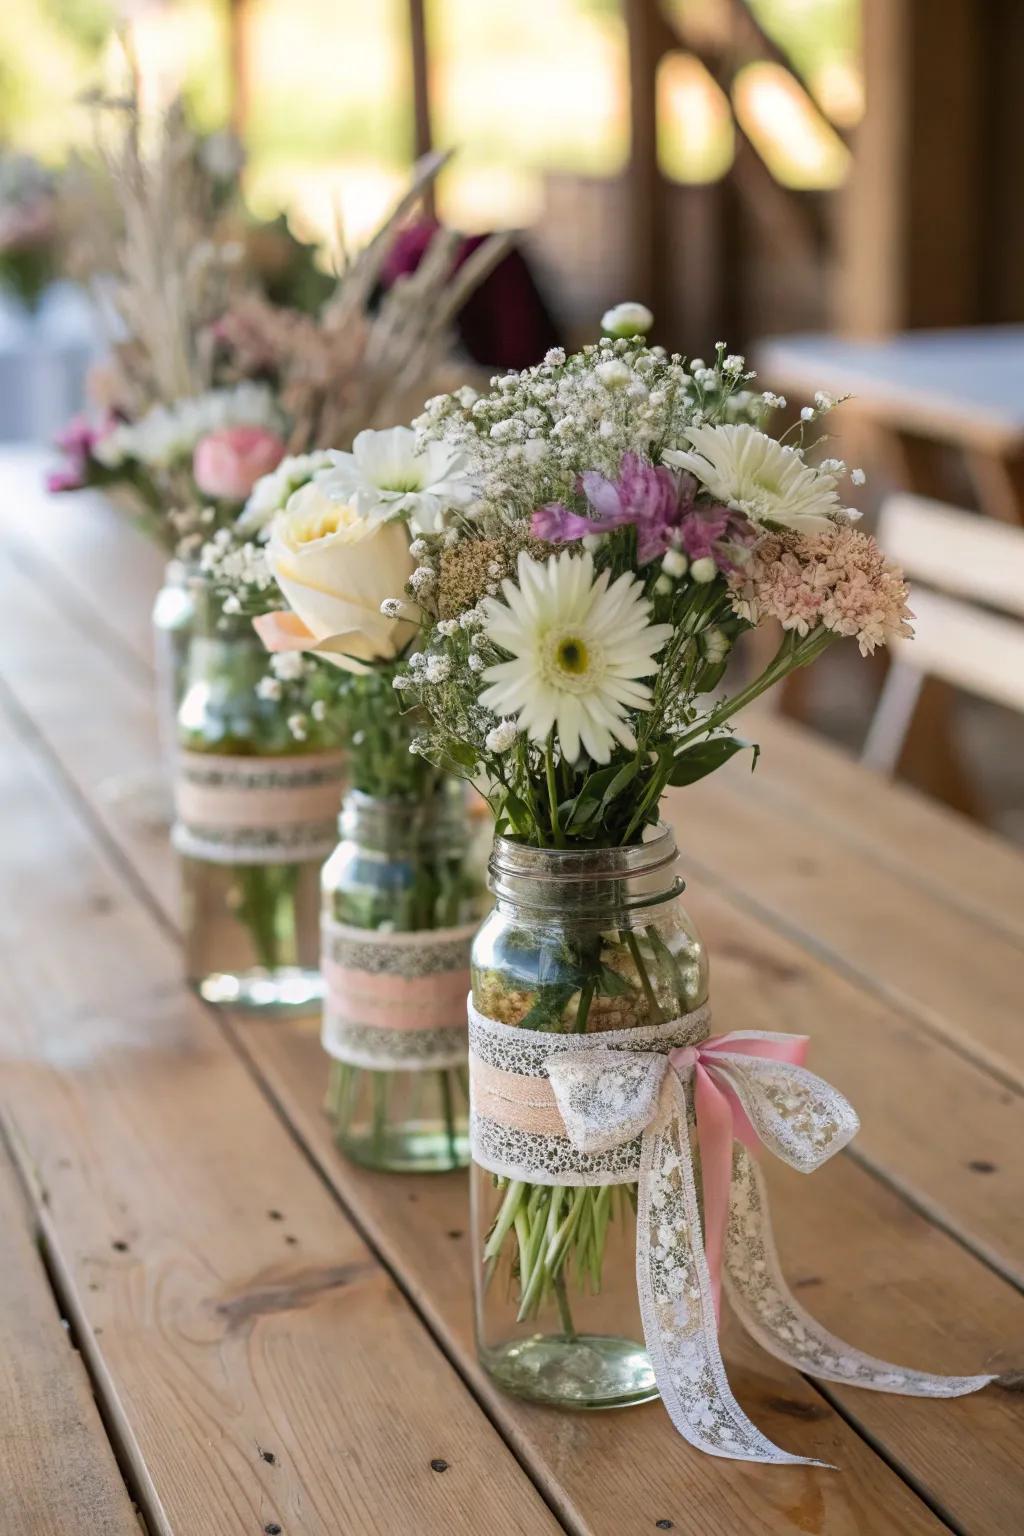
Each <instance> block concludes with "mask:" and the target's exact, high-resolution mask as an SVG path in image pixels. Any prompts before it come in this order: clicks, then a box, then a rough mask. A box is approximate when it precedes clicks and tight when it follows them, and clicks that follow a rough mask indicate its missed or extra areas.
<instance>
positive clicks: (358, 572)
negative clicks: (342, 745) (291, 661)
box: [254, 481, 417, 672]
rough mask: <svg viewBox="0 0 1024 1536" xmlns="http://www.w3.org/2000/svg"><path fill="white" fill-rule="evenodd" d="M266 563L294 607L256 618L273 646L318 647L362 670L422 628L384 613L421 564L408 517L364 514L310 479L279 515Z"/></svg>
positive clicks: (340, 662) (386, 656)
mask: <svg viewBox="0 0 1024 1536" xmlns="http://www.w3.org/2000/svg"><path fill="white" fill-rule="evenodd" d="M267 563H268V565H269V566H270V569H271V571H272V572H273V574H274V577H275V579H276V581H277V584H278V586H279V587H280V588H281V591H282V592H283V594H284V596H285V599H286V601H287V603H288V605H289V609H290V612H288V613H284V614H267V615H265V616H264V617H263V618H260V619H256V620H255V621H254V622H255V625H256V629H257V631H258V632H259V634H260V636H261V638H262V639H263V641H264V644H265V645H266V646H267V648H268V649H269V650H272V651H281V650H309V651H316V652H317V654H318V655H322V656H324V657H325V658H326V659H327V660H328V661H332V662H334V663H335V665H337V666H339V667H343V668H344V669H345V670H346V671H349V672H363V671H365V670H366V664H367V663H372V662H375V661H391V660H393V658H394V657H396V656H398V655H399V654H400V653H401V652H402V651H403V650H404V649H405V647H406V646H407V645H408V643H409V642H410V640H411V639H412V638H413V636H414V635H415V633H416V628H417V626H416V625H415V624H414V623H412V622H411V621H410V620H409V619H404V618H397V619H394V618H387V617H385V615H384V614H382V613H381V611H380V605H381V603H382V602H383V601H384V599H385V598H389V597H390V598H394V597H399V598H400V597H401V595H402V593H403V592H404V590H405V584H406V582H407V581H408V580H409V577H410V576H411V575H412V572H413V570H414V568H415V564H416V562H415V561H414V559H413V557H412V555H411V554H410V553H409V530H408V527H407V526H406V524H405V523H404V522H403V521H401V520H393V521H387V520H385V516H384V514H383V513H376V514H370V515H365V514H361V513H360V512H359V510H358V509H357V508H356V507H355V506H354V505H353V504H351V503H348V502H344V501H332V500H331V499H330V498H329V497H327V496H325V495H324V493H323V491H322V490H321V489H320V487H319V486H318V485H317V484H316V482H315V481H311V482H310V484H309V485H305V486H303V487H302V489H301V490H298V491H296V492H295V494H294V495H293V496H292V497H291V498H290V499H289V501H288V504H287V506H286V507H285V509H284V511H283V512H279V513H278V514H277V516H276V517H275V518H274V520H273V522H272V524H271V528H270V539H269V542H268V544H267Z"/></svg>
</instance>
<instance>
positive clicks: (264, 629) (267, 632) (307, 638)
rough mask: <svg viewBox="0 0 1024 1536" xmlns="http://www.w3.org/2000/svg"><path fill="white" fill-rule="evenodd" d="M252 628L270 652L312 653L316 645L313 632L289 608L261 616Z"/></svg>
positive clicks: (253, 623) (254, 620)
mask: <svg viewBox="0 0 1024 1536" xmlns="http://www.w3.org/2000/svg"><path fill="white" fill-rule="evenodd" d="M252 627H253V629H254V630H255V631H256V633H257V634H258V635H259V637H260V639H261V640H262V641H263V644H264V645H265V646H266V648H267V650H268V651H311V650H312V649H313V647H314V646H315V645H316V636H315V635H314V633H313V631H312V630H311V629H307V628H306V626H305V624H303V622H302V620H301V619H300V618H299V616H298V614H297V613H292V612H290V610H289V609H287V608H286V609H284V610H283V612H279V613H263V614H260V616H259V618H256V619H253V621H252Z"/></svg>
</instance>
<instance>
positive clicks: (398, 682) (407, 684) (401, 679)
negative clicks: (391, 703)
mask: <svg viewBox="0 0 1024 1536" xmlns="http://www.w3.org/2000/svg"><path fill="white" fill-rule="evenodd" d="M391 686H392V688H397V689H398V691H399V693H401V692H402V690H403V689H404V688H411V687H412V678H411V677H406V675H405V673H404V672H399V674H398V676H397V677H394V678H392V679H391Z"/></svg>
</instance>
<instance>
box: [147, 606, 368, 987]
mask: <svg viewBox="0 0 1024 1536" xmlns="http://www.w3.org/2000/svg"><path fill="white" fill-rule="evenodd" d="M192 595H193V600H194V620H193V633H192V637H191V640H190V642H189V658H188V667H187V686H186V689H185V695H184V698H183V700H182V703H181V707H180V710H179V712H178V730H177V740H178V752H177V759H176V769H175V802H176V819H175V825H174V833H173V840H174V843H175V846H176V848H177V849H178V852H179V854H180V855H181V879H182V895H183V909H184V911H183V916H184V930H185V955H186V974H187V977H188V980H189V982H190V983H191V985H192V986H193V987H195V989H196V990H197V991H198V992H199V994H200V996H201V997H203V998H204V999H205V1000H206V1001H207V1002H209V1003H217V1004H223V1005H226V1006H230V1007H242V1008H251V1009H261V1010H263V1009H267V1010H272V1011H286V1010H296V1011H303V1010H306V1011H308V1010H309V1009H310V1008H311V1007H315V1006H316V1005H317V1004H318V1002H319V1001H320V998H321V997H322V995H323V984H322V981H321V977H320V966H319V912H320V871H321V868H322V866H323V862H324V859H325V858H326V856H327V854H328V853H329V851H330V849H331V847H332V846H333V843H334V835H335V834H334V829H335V824H336V818H337V814H338V807H339V804H340V801H341V794H342V788H343V785H342V776H343V756H342V754H341V753H340V752H339V751H324V750H323V749H322V747H320V746H319V744H318V743H316V742H315V741H307V742H302V743H300V742H297V741H296V740H295V739H294V737H293V735H292V733H291V732H290V730H289V729H288V725H287V719H286V718H285V716H286V711H285V710H284V709H283V708H282V706H281V705H280V704H278V703H276V702H275V701H274V700H273V699H272V698H266V697H263V696H261V694H260V692H259V691H258V686H257V685H258V684H259V682H260V680H261V679H263V678H264V677H265V676H266V675H267V668H268V658H267V654H266V651H265V650H264V648H263V645H262V644H261V642H260V640H259V639H258V637H257V636H256V634H255V633H254V631H253V629H252V625H251V623H250V622H249V621H248V620H246V619H227V618H225V617H224V616H223V615H222V614H221V613H220V610H219V608H218V606H217V604H216V603H215V601H214V599H213V597H212V594H210V593H209V591H208V590H207V589H205V588H204V587H203V586H202V584H201V583H194V584H193V586H192Z"/></svg>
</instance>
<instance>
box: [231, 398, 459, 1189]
mask: <svg viewBox="0 0 1024 1536" xmlns="http://www.w3.org/2000/svg"><path fill="white" fill-rule="evenodd" d="M416 448H417V445H416V443H415V439H414V434H413V432H412V431H411V430H410V429H408V428H402V427H399V428H395V429H394V430H392V431H379V432H374V431H370V430H367V431H364V432H361V433H359V434H358V435H357V437H356V440H355V443H354V446H353V449H352V451H351V452H333V451H331V452H328V453H325V454H321V455H313V456H307V457H306V458H304V459H288V460H285V461H284V463H283V464H282V465H281V466H279V468H278V470H277V471H276V472H275V474H274V475H273V476H271V477H269V478H268V479H267V480H266V481H264V482H263V483H262V485H261V486H259V487H257V491H256V493H255V494H254V496H253V498H252V499H251V501H250V507H249V510H248V512H247V514H246V517H245V519H243V523H242V524H241V525H240V528H241V529H242V531H245V532H248V533H249V535H250V538H249V540H248V541H246V542H242V543H239V542H237V540H236V541H232V540H231V539H230V538H229V537H228V535H227V534H226V533H222V534H218V535H216V536H215V537H214V539H213V540H212V541H211V543H210V544H209V545H208V546H207V549H206V550H205V552H204V560H203V563H204V568H205V569H206V571H207V574H208V576H209V579H210V580H211V581H212V582H213V583H214V585H215V586H216V587H217V589H218V590H220V591H221V592H223V593H225V594H226V596H225V600H224V601H225V607H226V608H228V609H229V611H230V612H231V613H232V614H237V615H244V616H246V617H250V618H252V619H253V621H254V624H255V628H256V629H257V630H258V632H259V634H260V635H261V636H262V637H263V639H264V641H265V642H266V644H267V646H268V648H269V649H270V651H271V652H272V662H271V664H272V666H273V667H274V668H275V670H276V671H277V673H278V674H279V675H280V673H281V672H282V671H284V670H287V671H288V672H289V673H290V672H291V671H292V669H294V668H298V669H308V668H313V669H316V670H318V671H320V670H322V669H324V668H326V670H327V671H328V672H330V673H333V676H334V677H335V679H336V680H337V682H336V685H335V691H334V698H333V702H332V703H331V704H330V706H327V707H325V708H323V709H320V710H319V711H318V714H319V719H320V720H321V722H328V723H332V724H333V725H334V726H335V727H336V729H337V730H338V731H339V733H340V735H341V737H342V739H343V741H344V743H345V746H346V748H347V751H348V760H349V761H348V769H349V778H350V783H351V788H350V789H349V791H348V794H347V795H346V798H345V802H344V806H343V809H342V816H341V841H340V843H339V844H338V846H337V848H336V849H335V851H334V853H333V854H332V855H331V857H330V859H329V860H328V862H327V864H326V866H325V867H324V871H323V881H322V885H323V898H322V899H323V921H322V945H321V959H322V966H323V974H324V982H325V988H326V997H325V1004H324V1028H323V1039H324V1044H325V1047H326V1049H327V1050H328V1052H329V1053H330V1055H331V1057H332V1058H333V1065H332V1075H331V1083H330V1090H329V1101H328V1104H329V1110H330V1112H331V1114H332V1116H333V1118H334V1121H335V1127H336V1134H337V1138H338V1142H339V1145H340V1146H341V1147H342V1149H343V1150H344V1151H346V1152H347V1153H348V1154H349V1155H350V1156H351V1157H353V1158H355V1159H356V1160H358V1161H360V1162H364V1163H368V1164H370V1165H371V1166H374V1167H378V1168H388V1169H405V1170H411V1169H417V1170H423V1169H434V1168H453V1167H457V1166H459V1165H460V1164H462V1163H464V1162H465V1161H466V1160H467V1113H468V1085H467V1080H466V1029H465V1017H464V1015H465V994H466V990H467V988H468V985H469V967H468V959H469V944H470V940H471V938H472V934H473V932H474V931H475V928H476V924H477V922H478V920H479V917H480V915H481V911H482V893H483V882H482V880H481V879H480V878H479V877H478V875H477V874H476V871H475V868H474V862H473V857H472V852H473V850H472V846H471V837H470V829H469V827H468V823H467V818H466V815H465V808H464V804H463V797H462V795H461V794H459V793H457V792H454V786H453V784H452V782H451V780H449V779H448V778H446V776H445V775H443V774H442V773H440V772H439V770H438V769H437V768H435V767H434V766H433V765H432V764H431V763H429V762H428V761H427V760H426V759H425V758H423V757H422V756H421V755H418V754H413V753H411V752H410V745H411V739H412V735H413V733H414V731H415V729H416V727H417V719H416V715H415V712H408V713H407V712H404V711H403V710H402V709H401V708H400V701H399V695H398V694H397V693H396V692H395V689H394V687H393V686H392V685H393V681H394V678H395V675H396V669H397V667H398V666H399V665H400V664H401V659H402V657H403V656H404V655H405V654H407V653H408V652H410V651H411V649H412V647H413V646H414V644H415V642H416V637H417V633H418V623H417V621H416V617H415V614H414V612H413V611H411V610H410V611H408V612H407V611H406V608H407V605H404V604H402V603H400V602H397V601H388V600H387V598H388V594H389V593H393V592H395V591H401V590H402V588H403V587H404V585H405V584H406V582H407V581H408V579H409V578H410V577H411V575H412V573H413V571H414V569H415V567H416V560H417V557H418V554H419V553H420V551H421V550H422V548H423V547H424V546H423V544H422V542H421V540H422V535H423V534H424V532H426V531H428V530H433V529H436V527H437V526H438V519H439V514H440V511H441V509H442V508H443V507H450V506H453V505H457V504H458V502H459V500H460V499H461V497H462V495H463V483H462V482H463V477H462V472H461V463H460V460H459V456H458V455H457V454H453V453H451V452H450V451H449V450H447V449H446V448H444V447H443V446H441V445H439V444H434V445H428V446H427V447H425V448H424V449H422V451H416ZM302 482H305V483H302ZM282 605H285V606H283V607H282ZM318 702H319V701H318ZM309 724H310V722H309V721H308V720H307V719H306V717H305V715H300V716H299V717H298V718H295V719H293V720H292V725H293V728H294V729H295V730H297V731H299V732H305V731H306V730H307V729H308V728H309Z"/></svg>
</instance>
